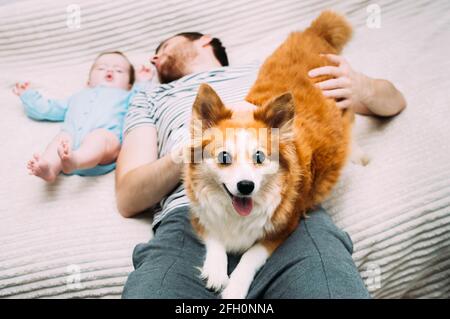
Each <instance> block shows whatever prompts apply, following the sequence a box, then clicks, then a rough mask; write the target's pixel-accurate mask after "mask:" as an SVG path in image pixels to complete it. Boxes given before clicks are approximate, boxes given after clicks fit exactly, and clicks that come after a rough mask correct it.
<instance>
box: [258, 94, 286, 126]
mask: <svg viewBox="0 0 450 319" xmlns="http://www.w3.org/2000/svg"><path fill="white" fill-rule="evenodd" d="M294 115H295V106H294V98H293V96H292V94H291V93H284V94H282V95H280V96H277V97H275V98H273V99H272V100H270V101H269V102H267V103H266V104H265V105H264V106H263V107H261V108H259V109H257V110H256V111H255V112H254V113H253V118H254V119H255V120H258V121H261V122H264V123H266V124H267V125H268V126H269V127H270V128H279V129H283V130H284V129H289V127H286V126H291V127H292V120H293V119H294Z"/></svg>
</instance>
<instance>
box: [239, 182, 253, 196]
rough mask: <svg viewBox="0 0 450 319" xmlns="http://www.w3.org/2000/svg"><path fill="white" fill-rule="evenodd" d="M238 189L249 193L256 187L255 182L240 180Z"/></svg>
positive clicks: (245, 193) (243, 192)
mask: <svg viewBox="0 0 450 319" xmlns="http://www.w3.org/2000/svg"><path fill="white" fill-rule="evenodd" d="M237 189H238V191H239V192H240V193H241V194H242V195H249V194H251V193H252V192H253V190H254V189H255V183H253V182H252V181H247V180H244V181H240V182H239V183H237Z"/></svg>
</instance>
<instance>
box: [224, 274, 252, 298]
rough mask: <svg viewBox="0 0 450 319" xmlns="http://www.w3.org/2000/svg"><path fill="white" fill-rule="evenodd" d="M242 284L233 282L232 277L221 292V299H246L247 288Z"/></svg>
mask: <svg viewBox="0 0 450 319" xmlns="http://www.w3.org/2000/svg"><path fill="white" fill-rule="evenodd" d="M246 286H247V285H245V284H244V283H242V282H240V281H238V280H233V277H232V278H231V279H230V281H229V282H228V285H227V287H226V288H225V289H224V290H223V291H222V298H223V299H244V298H245V297H247V293H248V287H246Z"/></svg>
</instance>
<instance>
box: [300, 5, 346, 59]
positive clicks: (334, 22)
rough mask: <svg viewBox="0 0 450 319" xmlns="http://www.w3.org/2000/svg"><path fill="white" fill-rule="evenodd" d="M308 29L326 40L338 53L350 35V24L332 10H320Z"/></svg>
mask: <svg viewBox="0 0 450 319" xmlns="http://www.w3.org/2000/svg"><path fill="white" fill-rule="evenodd" d="M308 29H309V30H310V31H311V32H313V33H315V34H317V35H318V36H320V37H321V38H323V39H324V40H325V41H327V42H328V43H329V44H330V45H331V46H332V47H333V48H335V49H336V51H337V52H338V53H339V52H341V50H342V48H343V47H344V45H345V44H346V43H347V42H348V41H349V40H350V38H351V37H352V28H351V26H350V24H349V23H348V22H347V20H346V19H345V18H344V17H343V16H341V15H339V14H337V13H335V12H333V11H324V12H322V13H321V14H320V16H319V17H318V18H317V19H316V20H314V21H313V22H312V23H311V26H310V27H309V28H308Z"/></svg>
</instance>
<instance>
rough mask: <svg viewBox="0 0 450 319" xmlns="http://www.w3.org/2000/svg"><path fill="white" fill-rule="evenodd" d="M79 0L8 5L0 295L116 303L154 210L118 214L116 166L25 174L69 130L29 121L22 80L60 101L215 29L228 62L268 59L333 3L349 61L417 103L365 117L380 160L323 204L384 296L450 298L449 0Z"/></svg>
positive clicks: (363, 141) (2, 5) (369, 149)
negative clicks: (117, 53) (53, 177)
mask: <svg viewBox="0 0 450 319" xmlns="http://www.w3.org/2000/svg"><path fill="white" fill-rule="evenodd" d="M72 3H73V2H72V1H66V0H62V1H48V0H45V1H39V2H35V1H31V0H20V1H0V21H1V24H0V70H1V71H0V103H1V108H2V111H3V116H1V117H0V125H1V128H2V130H3V134H1V135H0V145H1V149H2V155H1V156H0V164H1V165H0V173H1V179H2V182H1V184H0V298H119V297H120V295H121V292H122V289H123V285H124V283H125V280H126V278H127V275H128V273H129V272H130V271H131V270H132V269H133V267H132V261H131V254H132V251H133V248H134V246H135V245H136V244H138V243H140V242H146V241H148V240H149V239H150V238H151V236H152V232H151V214H150V213H144V214H142V215H141V216H139V217H137V218H132V219H125V218H122V217H121V216H120V215H119V213H118V211H117V209H116V207H115V198H114V174H113V173H111V174H108V175H105V176H100V177H78V176H72V177H61V178H59V179H58V181H57V182H56V183H55V184H52V185H47V184H45V183H44V182H43V181H41V180H39V179H37V178H34V177H32V176H29V175H28V174H27V171H26V169H25V163H26V162H27V160H28V159H29V158H30V156H31V155H32V154H33V152H36V151H42V150H43V149H44V148H45V146H46V144H47V142H48V141H50V139H51V138H52V137H53V136H54V135H55V134H56V133H57V132H58V130H59V124H58V123H49V122H36V121H32V120H30V119H28V118H27V117H26V116H25V114H24V111H23V109H22V108H21V104H20V102H19V99H18V98H17V97H16V96H14V95H13V94H12V93H11V87H12V85H13V84H14V83H15V82H16V81H20V80H29V81H30V82H31V83H32V85H33V86H34V87H35V88H37V89H39V90H41V91H42V92H43V93H45V94H46V95H48V96H52V97H65V96H68V95H69V94H71V93H73V92H74V91H76V90H77V89H79V88H81V86H82V85H84V83H85V82H86V77H87V72H88V69H89V66H90V61H92V60H93V58H94V57H95V56H96V55H97V53H99V52H101V51H105V50H111V49H115V50H122V51H124V52H125V53H127V54H128V55H129V56H130V57H131V58H132V61H133V62H134V63H136V64H139V63H145V62H147V61H148V58H149V57H150V56H151V54H152V52H153V51H154V49H155V47H156V46H157V44H158V43H159V41H161V40H163V39H165V38H167V37H169V36H171V35H173V34H175V33H178V32H181V31H200V32H203V33H208V34H212V35H214V36H216V37H219V38H220V39H221V40H222V42H223V43H224V44H225V45H226V47H227V50H228V52H229V55H230V61H231V64H235V65H236V64H242V63H248V62H251V61H253V60H262V59H264V57H265V56H267V55H268V54H269V53H270V52H271V51H272V50H273V49H274V48H275V47H276V46H277V45H278V44H279V43H281V41H283V39H284V37H285V36H286V35H287V34H288V32H289V31H291V30H295V29H301V28H304V27H305V26H307V25H308V24H309V23H310V21H311V20H312V19H313V18H314V17H315V16H317V15H318V14H319V12H320V11H321V10H323V9H326V8H328V9H334V10H337V11H338V12H341V13H343V14H345V15H346V16H347V17H348V19H349V20H350V21H351V23H352V24H353V26H354V28H355V34H354V38H353V40H352V41H351V43H350V44H349V45H348V46H347V47H346V48H345V51H344V53H343V55H344V56H345V57H346V58H347V59H348V61H349V62H350V64H351V65H352V66H353V68H354V69H356V70H358V71H361V72H363V73H365V74H367V75H369V76H372V77H381V78H386V79H388V80H390V81H392V82H393V83H394V84H395V85H396V86H397V87H398V88H399V89H400V90H401V91H402V92H403V93H404V95H405V97H406V99H407V101H408V107H407V109H406V110H405V111H404V112H403V113H402V114H400V115H399V116H397V117H395V118H392V119H384V120H383V119H377V118H369V117H359V116H358V117H357V119H356V126H355V132H356V133H355V135H356V138H357V139H358V141H359V144H360V145H361V146H362V148H363V149H364V151H365V152H366V153H367V154H368V155H369V156H370V158H371V162H370V164H369V165H368V166H367V167H361V166H356V165H352V164H348V165H347V166H346V168H345V170H344V173H343V175H342V177H341V179H340V181H339V183H338V185H337V186H336V187H335V189H334V191H333V194H332V195H331V196H330V198H329V199H328V200H327V201H326V202H325V203H324V206H325V207H326V209H327V210H328V212H329V214H330V215H331V216H332V218H333V220H334V221H335V222H336V224H337V225H338V226H339V227H341V228H343V229H344V230H346V231H347V232H348V233H349V234H350V235H351V237H352V239H353V242H354V254H353V258H354V260H355V263H356V265H357V266H358V269H359V270H360V273H361V276H362V277H363V279H364V280H365V283H366V285H367V287H368V289H369V291H370V293H371V294H372V296H373V297H374V298H449V297H450V125H449V121H450V90H449V89H448V88H449V85H450V79H449V78H448V70H449V69H450V59H448V57H449V56H450V43H449V41H448V40H449V39H450V2H448V1H446V0H442V1H423V0H421V1H414V2H413V1H393V0H390V1H388V0H386V1H381V0H380V1H377V2H376V3H377V5H378V6H377V5H375V7H374V6H369V5H370V4H371V3H370V2H368V1H330V0H328V1H314V0H307V1H296V0H260V1H238V0H210V1H200V0H191V1H176V0H169V1H164V2H162V1H144V0H135V1H132V2H130V1H125V0H113V1H108V2H104V1H98V0H93V1H86V0H78V1H77V5H75V6H74V5H73V4H72ZM378 13H379V15H377V14H378ZM378 18H380V19H378Z"/></svg>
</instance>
